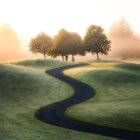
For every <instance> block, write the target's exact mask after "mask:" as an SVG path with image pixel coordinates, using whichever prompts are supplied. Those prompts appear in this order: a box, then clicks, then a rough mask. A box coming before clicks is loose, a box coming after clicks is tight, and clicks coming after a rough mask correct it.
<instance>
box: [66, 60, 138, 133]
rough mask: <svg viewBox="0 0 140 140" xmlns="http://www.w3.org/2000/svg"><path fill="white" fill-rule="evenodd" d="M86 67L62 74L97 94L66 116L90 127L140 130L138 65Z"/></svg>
mask: <svg viewBox="0 0 140 140" xmlns="http://www.w3.org/2000/svg"><path fill="white" fill-rule="evenodd" d="M88 64H89V65H88V66H85V67H81V68H73V69H70V70H66V71H65V72H64V73H65V74H66V75H69V76H71V77H73V78H76V79H78V80H80V81H82V82H84V83H87V84H88V85H90V86H91V87H93V88H94V89H95V90H96V95H95V97H93V98H92V99H90V100H88V101H86V102H84V103H81V104H78V105H75V106H73V107H71V108H69V109H68V110H67V112H66V114H67V115H68V116H71V117H73V118H75V119H78V120H82V121H85V122H89V123H92V124H97V125H101V126H109V127H115V128H121V129H128V130H134V131H140V65H138V64H129V63H122V62H116V61H99V62H97V61H92V62H88Z"/></svg>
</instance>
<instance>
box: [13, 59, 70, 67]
mask: <svg viewBox="0 0 140 140" xmlns="http://www.w3.org/2000/svg"><path fill="white" fill-rule="evenodd" d="M13 64H16V65H20V66H25V67H33V68H41V69H42V68H44V69H46V68H47V69H53V68H57V67H62V66H67V65H70V64H71V63H70V62H63V61H59V60H50V59H48V60H47V61H46V60H45V59H36V60H27V61H26V60H24V61H19V62H15V63H13Z"/></svg>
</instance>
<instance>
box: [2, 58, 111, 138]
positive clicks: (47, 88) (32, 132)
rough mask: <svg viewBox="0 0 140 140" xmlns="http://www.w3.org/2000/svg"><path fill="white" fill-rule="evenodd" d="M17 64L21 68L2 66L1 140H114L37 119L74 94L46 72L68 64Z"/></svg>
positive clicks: (38, 61) (25, 62)
mask: <svg viewBox="0 0 140 140" xmlns="http://www.w3.org/2000/svg"><path fill="white" fill-rule="evenodd" d="M16 64H18V66H16V65H13V66H12V65H5V64H0V85H1V86H0V124H1V125H0V139H1V140H64V139H65V140H85V139H88V140H93V139H94V140H108V139H112V138H108V137H102V136H98V135H92V134H86V133H82V132H76V131H72V130H67V129H63V128H59V127H55V126H52V125H49V124H46V123H42V122H40V121H39V120H37V119H36V118H35V116H34V114H35V112H36V110H37V109H39V108H40V107H42V106H46V105H49V104H52V103H54V102H58V101H60V100H64V99H66V98H68V97H69V96H71V95H72V94H73V89H72V88H71V87H70V86H68V85H67V84H65V83H63V82H61V81H59V80H57V79H55V78H53V77H51V76H49V75H47V74H46V73H45V70H46V69H51V68H54V67H58V66H62V65H69V64H68V63H63V62H60V61H50V60H49V61H44V60H35V61H24V62H23V61H22V62H17V63H16ZM19 65H23V66H24V67H22V66H19ZM26 65H27V66H28V67H26ZM42 66H43V67H42ZM58 89H59V90H58Z"/></svg>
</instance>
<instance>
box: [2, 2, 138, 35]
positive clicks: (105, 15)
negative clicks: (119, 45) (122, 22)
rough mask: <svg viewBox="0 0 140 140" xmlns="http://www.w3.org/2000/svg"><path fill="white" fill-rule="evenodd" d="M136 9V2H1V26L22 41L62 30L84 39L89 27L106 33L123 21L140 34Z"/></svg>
mask: <svg viewBox="0 0 140 140" xmlns="http://www.w3.org/2000/svg"><path fill="white" fill-rule="evenodd" d="M139 5H140V1H139V0H0V23H8V24H10V25H11V26H12V27H13V28H14V29H15V30H16V31H17V32H18V34H19V35H20V36H22V37H29V36H32V35H35V34H36V33H38V32H41V31H45V32H47V33H48V34H50V35H54V34H55V33H56V32H57V31H58V30H59V29H60V28H62V27H64V28H66V29H68V30H70V31H76V32H78V33H80V34H81V35H83V34H84V32H85V30H86V28H87V26H88V25H90V24H99V25H101V26H103V27H104V28H105V29H108V27H109V26H110V24H111V23H112V22H113V21H115V20H118V19H119V18H121V17H124V18H126V20H127V21H128V22H130V24H131V25H132V26H134V29H135V30H136V31H137V32H140V26H139V25H140V20H139V19H138V18H139V17H138V14H139V13H140V9H139Z"/></svg>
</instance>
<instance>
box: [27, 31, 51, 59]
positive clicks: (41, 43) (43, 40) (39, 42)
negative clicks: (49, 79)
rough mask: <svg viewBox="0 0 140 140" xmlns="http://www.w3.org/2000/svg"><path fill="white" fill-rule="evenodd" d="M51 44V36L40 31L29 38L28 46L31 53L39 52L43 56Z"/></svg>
mask: <svg viewBox="0 0 140 140" xmlns="http://www.w3.org/2000/svg"><path fill="white" fill-rule="evenodd" d="M51 45H52V38H51V37H50V36H48V35H46V34H45V33H40V34H38V35H37V36H36V37H34V38H33V39H31V41H30V44H29V47H30V51H31V52H33V53H41V54H43V56H44V58H46V55H47V54H48V51H49V49H50V47H51Z"/></svg>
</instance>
